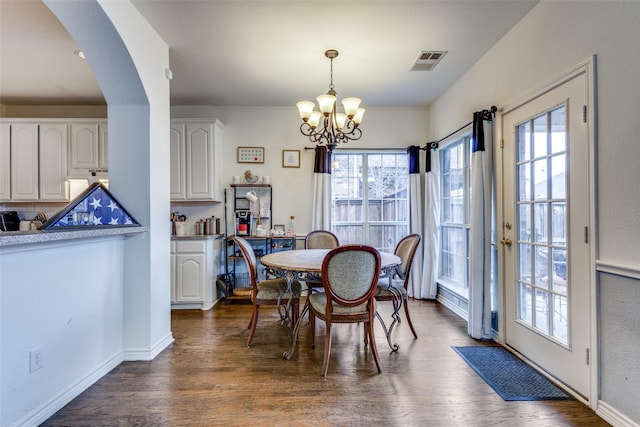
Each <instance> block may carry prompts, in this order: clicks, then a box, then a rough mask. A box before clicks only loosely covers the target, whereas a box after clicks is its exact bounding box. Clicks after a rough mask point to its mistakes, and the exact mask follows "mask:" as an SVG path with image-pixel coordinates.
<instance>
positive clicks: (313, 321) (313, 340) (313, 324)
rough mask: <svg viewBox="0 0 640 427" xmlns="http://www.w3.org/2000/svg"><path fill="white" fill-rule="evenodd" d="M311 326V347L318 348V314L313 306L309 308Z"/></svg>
mask: <svg viewBox="0 0 640 427" xmlns="http://www.w3.org/2000/svg"><path fill="white" fill-rule="evenodd" d="M309 326H310V328H311V348H316V316H314V314H313V310H311V308H309Z"/></svg>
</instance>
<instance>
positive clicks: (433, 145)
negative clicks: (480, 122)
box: [420, 105, 498, 150]
mask: <svg viewBox="0 0 640 427" xmlns="http://www.w3.org/2000/svg"><path fill="white" fill-rule="evenodd" d="M482 111H483V112H485V111H486V112H487V113H491V115H493V116H495V114H496V111H498V107H496V106H495V105H492V106H491V108H490V109H488V110H482ZM471 124H473V120H472V121H470V122H469V123H466V124H465V125H464V126H460V127H459V128H458V129H456V130H454V131H453V132H451V133H450V134H449V135H447V136H444V137H442V138H440V139H439V140H437V141H431V142H427V143H426V145H425V146H424V147H420V149H421V150H429V149H436V148H438V146H439V144H440V143H441V142H442V141H444V140H445V139H447V138H449V137H450V136H452V135H455V134H456V133H458V132H460V131H461V130H462V129H464V128H466V127H467V126H469V125H471Z"/></svg>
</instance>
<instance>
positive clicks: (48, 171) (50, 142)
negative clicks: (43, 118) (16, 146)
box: [39, 124, 69, 201]
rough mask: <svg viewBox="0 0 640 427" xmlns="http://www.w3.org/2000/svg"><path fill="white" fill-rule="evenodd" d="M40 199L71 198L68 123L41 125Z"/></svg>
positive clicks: (61, 199)
mask: <svg viewBox="0 0 640 427" xmlns="http://www.w3.org/2000/svg"><path fill="white" fill-rule="evenodd" d="M39 153H40V154H39V156H40V161H39V164H40V171H39V179H40V200H59V201H65V200H68V199H69V191H68V185H67V181H66V177H67V125H66V124H42V125H40V144H39Z"/></svg>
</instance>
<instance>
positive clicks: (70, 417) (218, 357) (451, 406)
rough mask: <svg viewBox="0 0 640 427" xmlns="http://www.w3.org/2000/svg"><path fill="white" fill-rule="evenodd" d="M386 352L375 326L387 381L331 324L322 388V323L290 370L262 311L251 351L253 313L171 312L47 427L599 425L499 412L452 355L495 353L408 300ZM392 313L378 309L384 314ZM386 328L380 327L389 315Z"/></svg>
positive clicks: (223, 307) (524, 407) (224, 308)
mask: <svg viewBox="0 0 640 427" xmlns="http://www.w3.org/2000/svg"><path fill="white" fill-rule="evenodd" d="M409 303H410V308H411V313H412V318H413V320H414V325H415V327H416V330H417V332H418V339H417V340H414V339H413V337H412V335H411V332H410V330H409V327H408V326H407V325H406V324H401V325H399V327H398V328H396V330H395V331H394V338H395V341H396V342H398V343H399V344H400V350H399V351H398V352H397V353H391V352H390V351H389V347H388V346H387V343H386V340H385V339H384V337H383V335H382V329H381V328H380V326H379V325H378V324H377V323H376V334H377V336H376V342H377V344H378V351H379V353H380V363H381V367H382V370H383V372H382V373H381V374H378V373H377V371H376V368H375V363H374V361H373V358H372V356H371V354H370V353H369V352H365V351H364V350H363V342H362V341H363V340H362V337H363V330H362V326H361V325H360V326H358V325H336V327H335V330H334V332H335V334H334V338H333V349H332V357H331V362H330V365H329V372H328V374H327V377H326V378H323V377H322V376H321V375H320V371H321V367H322V356H323V349H324V324H323V323H322V322H318V329H319V330H318V331H317V334H318V337H317V346H316V348H315V349H312V348H311V347H310V339H309V323H308V322H307V321H306V320H305V323H304V325H303V328H302V330H301V334H300V341H299V344H298V347H297V348H296V352H295V355H294V356H293V358H292V359H291V360H285V359H283V357H282V353H283V351H284V350H285V349H286V348H287V347H288V340H287V338H286V334H285V332H284V331H283V330H282V329H280V326H279V319H278V317H277V313H276V311H275V309H274V308H272V307H263V308H262V309H261V310H262V313H261V317H260V320H259V323H258V328H257V331H256V335H255V337H254V340H253V346H252V347H251V348H246V347H245V342H246V338H247V333H248V330H247V325H248V322H249V317H250V314H251V306H250V305H247V304H242V303H238V302H233V303H231V304H224V303H219V304H217V305H216V306H215V307H214V308H213V309H212V310H210V311H204V312H203V311H200V310H181V311H174V312H173V313H172V331H173V335H174V337H175V342H174V343H173V344H172V345H171V346H170V347H169V348H167V349H166V350H165V351H164V352H162V353H161V354H160V355H159V356H158V357H156V359H155V360H153V361H151V362H125V363H122V364H121V365H120V366H118V367H117V368H116V369H114V370H113V371H112V372H110V373H109V374H108V375H106V376H105V377H104V378H102V379H101V380H100V381H98V382H97V383H96V384H94V385H93V386H92V387H90V388H89V389H88V390H86V391H85V392H84V393H82V395H80V396H79V397H78V398H76V399H74V400H73V401H72V402H70V403H69V404H68V405H67V406H66V407H64V408H63V409H62V410H60V411H59V412H58V413H56V414H55V415H54V416H52V417H51V418H49V419H48V420H47V421H46V422H45V423H43V424H42V425H44V426H213V425H229V426H275V425H278V426H606V425H608V424H607V423H606V422H604V421H603V420H602V419H600V418H599V417H598V416H596V415H595V413H594V412H593V411H592V410H591V409H589V408H588V407H587V406H586V405H584V404H583V403H581V402H579V401H576V400H565V401H538V402H505V401H503V400H502V398H500V396H498V395H497V394H496V393H495V392H494V391H493V390H492V389H491V387H489V386H488V385H487V384H486V383H485V382H484V381H483V380H482V379H481V378H480V377H479V376H478V375H477V374H476V373H475V372H474V371H473V370H472V369H471V368H470V367H469V366H468V365H467V364H466V363H465V362H464V361H463V360H462V359H461V358H460V357H459V356H458V355H457V354H456V353H455V352H454V351H453V350H452V349H451V346H460V345H482V344H487V345H491V344H492V343H482V342H479V341H476V340H473V339H472V338H470V337H469V336H468V335H467V333H466V323H465V322H463V321H462V320H460V319H459V318H458V317H457V316H456V315H454V314H453V313H451V312H450V311H449V310H447V309H446V308H444V307H442V306H441V305H439V304H438V303H435V302H432V301H414V300H410V301H409ZM387 307H388V304H387V305H385V307H384V308H383V309H382V310H383V314H388V309H387ZM385 318H386V316H385Z"/></svg>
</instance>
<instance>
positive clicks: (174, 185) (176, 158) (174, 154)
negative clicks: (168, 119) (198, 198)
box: [169, 123, 187, 200]
mask: <svg viewBox="0 0 640 427" xmlns="http://www.w3.org/2000/svg"><path fill="white" fill-rule="evenodd" d="M169 150H170V153H169V156H170V173H171V184H170V194H171V200H185V199H186V197H187V190H186V189H185V179H186V172H185V161H184V125H183V124H177V123H176V124H172V125H171V130H170V139H169Z"/></svg>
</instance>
